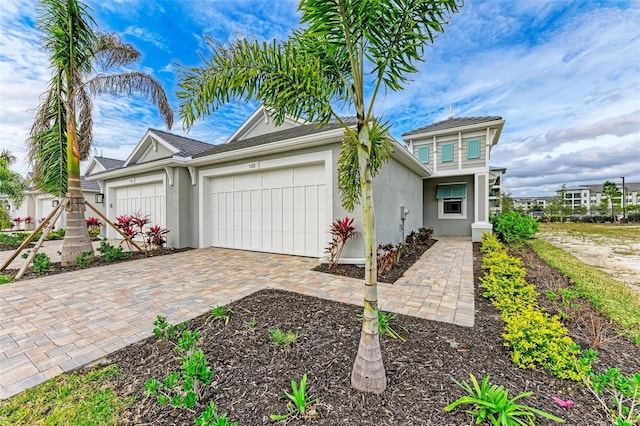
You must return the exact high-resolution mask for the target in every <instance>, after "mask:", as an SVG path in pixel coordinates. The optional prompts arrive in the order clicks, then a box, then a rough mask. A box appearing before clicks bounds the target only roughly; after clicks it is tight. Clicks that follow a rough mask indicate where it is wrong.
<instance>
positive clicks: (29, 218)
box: [24, 216, 33, 225]
mask: <svg viewBox="0 0 640 426" xmlns="http://www.w3.org/2000/svg"><path fill="white" fill-rule="evenodd" d="M32 220H33V219H32V218H31V216H27V217H25V218H24V224H25V225H31V221H32Z"/></svg>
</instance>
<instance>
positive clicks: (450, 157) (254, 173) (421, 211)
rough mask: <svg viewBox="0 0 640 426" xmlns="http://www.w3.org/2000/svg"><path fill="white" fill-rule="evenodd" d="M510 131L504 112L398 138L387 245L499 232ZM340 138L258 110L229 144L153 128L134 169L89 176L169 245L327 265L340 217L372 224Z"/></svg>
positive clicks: (384, 175)
mask: <svg viewBox="0 0 640 426" xmlns="http://www.w3.org/2000/svg"><path fill="white" fill-rule="evenodd" d="M354 124H355V123H354ZM503 125H504V120H502V119H501V118H500V117H475V118H453V119H449V120H445V121H442V122H439V123H435V124H432V125H429V126H425V127H422V128H420V129H416V130H413V131H411V132H407V133H406V134H404V135H403V139H404V142H405V143H406V145H405V144H402V143H400V142H399V141H394V152H393V154H392V156H391V158H390V160H389V162H388V163H387V164H385V165H384V166H383V168H382V170H381V172H380V173H379V175H378V176H376V178H375V180H374V204H375V217H376V227H377V228H376V233H377V240H378V241H379V242H394V243H395V242H399V241H401V240H402V239H403V236H404V235H405V234H408V233H409V232H410V231H411V230H415V229H418V228H420V227H423V226H424V227H431V228H433V229H434V231H435V234H436V235H463V236H470V237H472V238H473V239H474V240H477V239H479V238H480V235H481V234H482V233H483V232H487V231H490V230H491V224H490V223H489V193H490V189H491V188H492V185H493V183H494V182H495V179H496V177H495V176H494V174H492V172H491V171H490V168H489V158H490V152H491V148H492V147H493V146H494V145H495V144H496V143H498V139H499V137H500V133H501V131H502V127H503ZM342 135H343V130H342V128H341V127H340V125H339V124H338V123H329V124H327V125H325V126H323V127H317V126H316V124H314V123H307V122H304V121H295V120H291V119H289V120H286V121H285V122H284V123H283V124H282V125H280V126H278V127H276V126H275V125H274V124H273V120H272V117H271V115H270V113H269V112H268V111H267V110H266V109H264V108H259V109H258V110H257V111H256V112H255V113H254V114H252V115H251V116H250V117H249V118H248V119H247V120H246V121H245V122H244V123H243V124H242V125H241V126H240V127H239V128H238V129H237V131H235V132H234V133H233V134H232V135H231V136H230V137H229V139H228V141H227V142H226V143H223V144H219V145H210V144H207V143H204V142H200V141H196V140H193V139H189V138H185V137H182V136H178V135H175V134H172V133H168V132H164V131H160V130H155V129H149V130H148V131H147V132H146V134H145V135H144V136H143V137H142V139H140V141H139V142H138V144H137V146H136V147H135V148H134V150H133V151H132V152H131V153H130V155H129V156H128V157H127V159H126V160H125V161H124V162H120V163H118V162H117V160H115V161H114V162H111V163H110V162H109V161H110V160H109V159H105V158H101V157H97V158H94V159H93V160H92V161H91V163H90V164H89V166H88V168H87V171H86V173H85V174H86V180H87V181H88V182H95V183H97V185H98V186H99V188H100V192H99V194H102V196H103V197H104V212H105V214H106V215H107V216H108V217H109V218H110V219H114V218H115V217H116V216H119V215H122V214H131V213H141V214H148V215H150V216H151V220H152V221H153V222H154V223H157V224H159V225H161V226H163V227H165V228H167V229H169V230H170V233H169V234H168V235H167V237H168V244H169V245H170V246H174V247H188V246H190V247H208V246H215V247H225V248H234V249H244V250H254V251H263V252H271V253H284V254H293V255H301V256H312V257H318V258H322V257H323V256H324V248H325V247H326V246H327V243H328V242H329V241H330V235H329V232H328V231H329V227H330V225H331V223H332V222H333V221H334V220H335V219H336V218H343V217H345V216H347V215H348V216H350V217H355V222H354V223H355V225H356V227H357V228H358V229H362V222H361V218H360V211H359V208H356V210H355V211H354V212H347V211H345V210H344V209H343V208H342V206H341V201H340V200H341V198H340V191H339V189H338V177H337V159H338V155H339V152H340V144H341V140H342ZM503 171H504V170H503ZM106 232H107V236H108V237H110V238H111V237H116V235H115V232H114V231H113V230H110V229H108V230H107V231H106ZM362 252H363V250H362V242H361V241H358V240H355V241H353V242H350V244H349V245H348V246H347V248H346V249H345V252H344V253H343V261H345V262H362V260H363V259H362Z"/></svg>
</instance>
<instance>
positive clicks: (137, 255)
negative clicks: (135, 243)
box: [2, 247, 193, 280]
mask: <svg viewBox="0 0 640 426" xmlns="http://www.w3.org/2000/svg"><path fill="white" fill-rule="evenodd" d="M187 250H193V249H192V248H190V247H187V248H179V249H178V248H170V247H159V248H155V249H153V250H149V252H147V253H144V252H139V251H132V252H131V257H129V258H126V259H120V260H115V261H113V262H107V261H106V260H104V256H101V255H98V256H95V257H94V258H93V259H92V260H91V263H90V264H89V265H87V266H84V267H82V266H76V265H74V266H62V264H61V263H60V262H53V264H52V265H51V269H49V270H48V271H47V272H42V273H35V272H33V268H32V267H31V266H29V267H28V268H27V269H26V271H25V273H24V275H23V276H22V278H20V279H21V280H28V279H31V278H41V277H47V276H50V275H56V274H62V273H64V272H70V271H77V270H80V269H87V268H96V267H100V266H105V265H113V264H115V263H122V262H129V261H131V260H136V259H145V258H147V257H154V256H165V255H169V254H175V253H180V252H183V251H187ZM17 273H18V269H6V270H4V271H2V274H3V275H11V276H14V277H15V276H16V274H17Z"/></svg>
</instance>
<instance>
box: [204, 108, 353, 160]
mask: <svg viewBox="0 0 640 426" xmlns="http://www.w3.org/2000/svg"><path fill="white" fill-rule="evenodd" d="M343 121H344V122H345V123H347V124H356V119H355V117H345V118H343ZM341 126H342V125H341V124H340V123H339V122H338V121H336V120H331V121H330V122H329V123H327V124H325V125H324V126H320V127H318V125H317V124H315V123H314V124H303V125H300V126H298V127H294V128H291V129H285V130H280V131H277V132H273V133H267V134H264V135H260V136H255V137H252V138H248V139H241V140H235V141H233V142H231V143H224V144H221V145H215V146H213V148H211V149H209V150H206V151H203V152H201V153H199V154H196V155H194V156H193V158H200V157H206V156H209V155H214V154H220V153H222V152H229V151H235V150H237V149H242V148H251V147H254V146H258V145H266V144H269V143H273V142H278V141H284V140H287V139H294V138H299V137H302V136H308V135H313V134H317V133H322V132H326V131H329V130H334V129H338V128H340V127H341Z"/></svg>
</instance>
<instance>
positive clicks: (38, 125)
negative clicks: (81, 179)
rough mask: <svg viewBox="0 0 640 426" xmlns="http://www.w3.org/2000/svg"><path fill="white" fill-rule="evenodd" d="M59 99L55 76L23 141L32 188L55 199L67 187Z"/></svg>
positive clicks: (62, 110)
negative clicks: (31, 174)
mask: <svg viewBox="0 0 640 426" xmlns="http://www.w3.org/2000/svg"><path fill="white" fill-rule="evenodd" d="M62 96H64V89H63V88H62V87H61V81H60V75H56V76H55V77H54V78H52V79H51V82H50V89H49V91H47V92H46V93H45V99H44V101H43V102H42V104H41V105H40V106H39V107H38V109H37V110H36V116H35V120H34V122H33V124H32V126H31V129H30V131H29V137H28V138H27V146H28V149H29V161H30V163H31V166H32V173H33V177H32V182H33V185H34V186H35V187H36V188H37V189H40V190H42V191H44V192H47V193H50V194H54V195H58V196H62V195H64V194H65V192H66V188H67V156H66V152H67V137H66V134H67V133H66V116H67V110H66V106H65V104H64V102H63V100H62Z"/></svg>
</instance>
